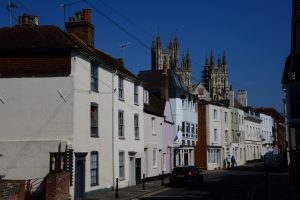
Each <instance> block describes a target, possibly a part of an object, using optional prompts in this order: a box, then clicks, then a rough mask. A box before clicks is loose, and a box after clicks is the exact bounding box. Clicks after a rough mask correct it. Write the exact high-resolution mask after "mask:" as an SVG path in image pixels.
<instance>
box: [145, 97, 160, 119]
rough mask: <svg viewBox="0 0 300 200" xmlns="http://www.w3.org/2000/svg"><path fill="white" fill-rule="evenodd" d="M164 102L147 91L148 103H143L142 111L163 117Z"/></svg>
mask: <svg viewBox="0 0 300 200" xmlns="http://www.w3.org/2000/svg"><path fill="white" fill-rule="evenodd" d="M164 111H165V102H164V101H162V100H161V99H159V98H158V97H157V96H155V95H154V94H153V93H152V92H149V104H147V103H144V112H146V113H149V114H153V115H156V116H160V117H164Z"/></svg>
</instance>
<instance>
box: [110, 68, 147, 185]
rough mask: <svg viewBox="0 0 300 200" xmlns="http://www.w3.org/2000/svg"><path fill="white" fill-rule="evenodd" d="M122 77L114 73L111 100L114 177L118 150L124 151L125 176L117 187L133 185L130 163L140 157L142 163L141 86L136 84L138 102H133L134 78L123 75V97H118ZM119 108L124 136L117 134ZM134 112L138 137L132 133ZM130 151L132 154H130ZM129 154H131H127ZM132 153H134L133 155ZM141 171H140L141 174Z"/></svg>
mask: <svg viewBox="0 0 300 200" xmlns="http://www.w3.org/2000/svg"><path fill="white" fill-rule="evenodd" d="M120 77H123V75H122V74H121V73H118V74H115V75H114V79H113V80H114V81H113V88H114V89H115V90H114V91H115V94H114V95H113V100H110V102H112V104H113V108H114V110H113V116H114V117H113V119H114V120H113V123H114V126H113V155H114V158H113V160H114V164H113V166H114V172H113V173H114V175H113V176H114V179H116V178H119V152H124V155H125V178H124V179H119V188H122V187H128V186H131V185H135V184H136V182H135V173H132V172H131V171H130V161H131V164H133V165H135V159H141V163H143V162H144V161H143V159H142V157H143V153H144V133H143V131H144V117H143V106H144V102H143V93H144V92H143V87H142V86H141V85H139V86H138V94H139V95H138V104H135V103H134V80H130V79H127V78H126V77H124V79H123V80H124V82H123V83H124V98H123V99H119V93H118V81H119V78H120ZM119 110H122V111H123V112H124V138H120V137H119V135H118V133H119V132H118V131H119V127H118V113H119ZM134 114H138V116H139V132H140V133H139V138H138V139H136V138H135V135H134ZM131 152H132V154H131ZM129 154H131V155H129ZM133 154H134V155H133ZM142 173H143V171H142V172H141V174H142Z"/></svg>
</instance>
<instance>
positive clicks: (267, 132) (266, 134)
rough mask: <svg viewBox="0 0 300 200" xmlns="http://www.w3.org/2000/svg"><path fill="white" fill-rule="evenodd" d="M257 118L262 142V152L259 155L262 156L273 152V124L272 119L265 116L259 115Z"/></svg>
mask: <svg viewBox="0 0 300 200" xmlns="http://www.w3.org/2000/svg"><path fill="white" fill-rule="evenodd" d="M259 117H260V119H261V121H262V122H261V129H260V130H261V132H260V137H261V140H262V151H261V155H262V156H264V155H265V154H266V153H267V152H270V151H273V146H272V143H273V140H274V138H273V130H272V127H273V124H274V119H273V118H272V117H271V116H269V115H266V114H262V113H260V114H259Z"/></svg>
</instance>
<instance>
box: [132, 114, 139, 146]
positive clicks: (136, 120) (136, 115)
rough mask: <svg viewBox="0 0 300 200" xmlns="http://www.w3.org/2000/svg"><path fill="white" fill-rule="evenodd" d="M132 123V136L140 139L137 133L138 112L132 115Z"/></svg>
mask: <svg viewBox="0 0 300 200" xmlns="http://www.w3.org/2000/svg"><path fill="white" fill-rule="evenodd" d="M133 118H134V119H133V121H134V122H133V124H134V138H135V139H136V140H139V139H140V133H139V114H137V113H136V114H134V117H133Z"/></svg>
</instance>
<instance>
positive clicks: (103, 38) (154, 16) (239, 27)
mask: <svg viewBox="0 0 300 200" xmlns="http://www.w3.org/2000/svg"><path fill="white" fill-rule="evenodd" d="M7 2H8V0H0V19H1V20H0V26H1V27H4V26H9V25H10V24H9V17H8V16H9V15H8V12H7V10H6V9H5V7H4V5H5V4H7ZM14 2H17V3H19V5H20V8H18V9H17V10H15V12H14V16H15V17H17V16H19V15H20V14H22V13H23V12H29V13H30V14H32V15H37V16H39V21H40V25H49V24H51V25H56V26H59V27H61V28H64V27H63V16H64V15H63V9H62V8H61V7H60V5H61V4H62V3H72V2H77V0H65V1H62V0H51V1H50V0H49V1H45V0H44V1H37V0H15V1H14ZM89 2H91V3H92V4H93V5H95V6H96V7H97V8H98V9H99V10H100V11H101V12H103V13H105V15H106V16H108V17H110V18H111V19H112V20H114V22H116V23H117V24H118V25H120V26H121V27H123V28H124V29H126V31H128V32H129V33H130V34H132V35H134V36H135V37H136V38H138V39H139V40H140V41H142V42H143V43H144V44H145V45H146V46H147V47H149V48H150V47H151V42H152V39H153V37H154V36H155V35H156V34H157V33H158V32H159V33H160V36H161V39H162V42H163V43H164V45H166V44H167V43H168V41H169V39H170V37H171V36H174V34H175V33H177V34H178V37H179V41H180V53H181V54H182V53H183V52H186V50H187V48H189V49H190V53H191V59H192V73H193V75H192V76H193V78H194V80H193V81H194V82H196V81H197V80H200V73H201V71H202V69H203V63H204V59H205V55H206V53H208V54H210V52H211V50H213V52H214V55H215V59H217V55H218V53H220V54H222V52H223V50H225V51H226V54H227V60H228V69H229V81H230V85H232V86H233V89H234V90H235V91H237V90H238V89H246V90H247V91H248V103H249V105H251V106H254V107H261V106H264V107H274V108H276V109H277V110H278V111H279V112H282V110H283V106H282V90H281V83H280V82H281V76H282V72H283V67H284V62H285V58H286V57H287V55H288V53H289V50H290V30H291V28H290V26H291V22H290V21H291V0H251V1H241V0H226V1H224V0H185V1H183V0H151V1H150V0H148V1H141V0H127V1H125V0H89ZM83 8H89V6H88V5H87V4H86V3H85V2H77V3H75V4H72V5H70V6H68V7H67V9H66V10H67V12H66V15H67V18H68V17H70V16H71V15H72V14H73V13H74V12H75V11H77V10H81V9H83ZM92 12H93V13H92V21H93V23H94V25H95V46H96V47H97V48H99V49H101V50H103V51H104V52H106V53H108V54H110V55H112V56H113V57H122V58H123V59H124V60H125V65H126V67H127V68H128V69H130V70H131V71H132V72H133V73H135V74H137V73H138V72H139V71H140V70H147V69H150V68H151V66H150V65H151V61H150V56H151V52H150V50H149V49H148V48H146V47H145V46H144V45H142V44H140V43H139V42H138V41H136V40H134V39H133V38H132V37H130V36H129V35H128V34H126V33H125V32H124V31H122V30H121V29H119V28H118V27H117V26H115V24H113V23H111V22H110V21H109V20H107V19H106V18H105V17H103V16H102V15H101V14H99V13H98V12H97V11H96V10H92ZM15 23H16V21H15V20H13V24H15ZM124 43H130V45H129V46H128V47H127V48H125V49H123V50H122V49H120V45H121V44H124Z"/></svg>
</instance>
